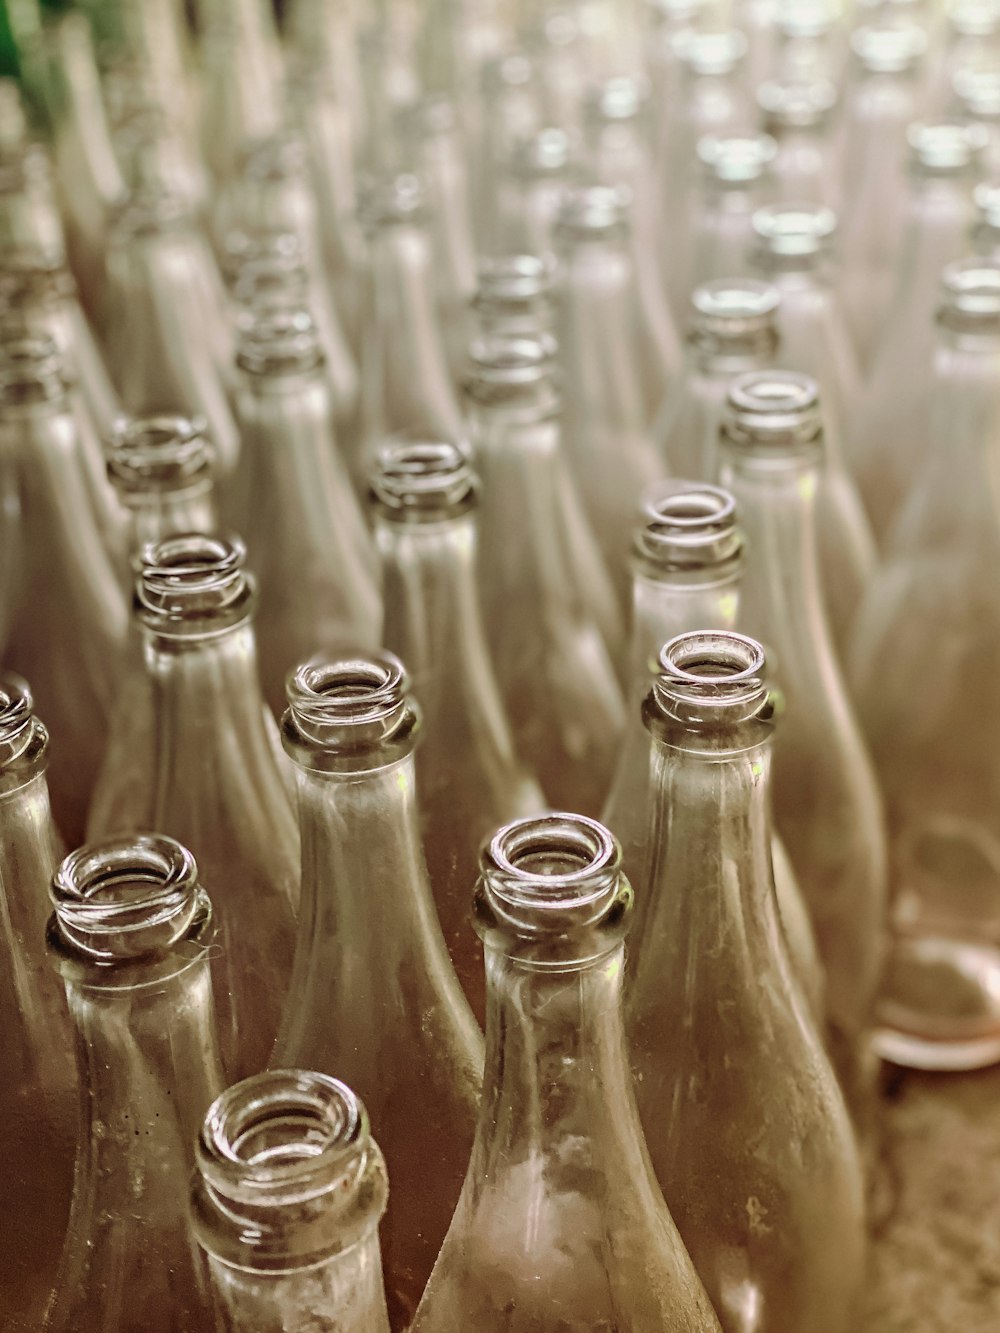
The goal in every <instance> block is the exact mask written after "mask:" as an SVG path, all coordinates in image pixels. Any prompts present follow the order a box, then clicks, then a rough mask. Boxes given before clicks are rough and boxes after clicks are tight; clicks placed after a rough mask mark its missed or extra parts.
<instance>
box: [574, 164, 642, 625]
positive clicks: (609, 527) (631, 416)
mask: <svg viewBox="0 0 1000 1333" xmlns="http://www.w3.org/2000/svg"><path fill="white" fill-rule="evenodd" d="M629 225H630V223H629V214H628V209H627V207H626V204H625V201H623V199H622V196H621V194H620V193H619V192H618V191H617V190H615V189H612V188H609V187H607V186H600V185H598V186H584V187H581V188H579V189H577V190H574V191H571V192H569V193H567V194H566V195H565V196H564V198H563V202H562V205H561V206H560V209H559V215H558V220H557V223H556V227H555V230H554V234H553V242H554V245H555V247H556V254H557V257H558V271H557V279H556V305H557V310H558V319H557V329H558V334H557V345H558V359H559V365H560V370H561V372H562V376H561V378H562V386H561V387H562V390H563V393H562V420H563V441H564V445H565V448H566V452H567V456H568V461H569V464H570V467H571V469H572V472H573V476H574V478H575V480H576V481H577V483H578V487H579V492H580V495H581V497H582V499H583V502H584V505H585V506H586V509H587V513H588V516H589V518H590V523H591V527H592V528H593V530H594V534H595V536H596V537H597V540H598V543H599V544H600V547H601V551H602V553H603V555H604V560H605V563H606V564H607V567H608V572H609V573H610V574H611V577H612V579H613V581H614V582H615V585H616V587H617V588H618V590H619V595H620V598H621V602H622V605H623V606H624V605H625V602H626V600H627V589H628V570H627V568H626V554H627V551H628V541H629V535H630V527H631V522H632V516H633V514H634V512H635V507H636V504H637V503H638V500H639V496H640V495H641V494H642V492H643V491H644V490H645V489H646V488H647V487H648V486H651V485H652V484H653V482H655V481H658V480H659V479H660V477H661V476H662V475H663V470H664V469H663V462H662V459H661V456H660V454H659V452H658V451H657V449H656V448H655V446H654V444H653V441H652V438H651V436H650V434H649V431H648V416H647V411H646V396H645V393H644V388H643V384H642V380H641V378H640V376H639V374H638V367H639V363H640V360H641V357H640V354H639V346H640V327H639V321H638V318H637V312H638V296H637V281H636V273H635V268H634V265H633V263H632V256H631V246H630V244H629V240H628V233H629ZM665 389H666V380H665V379H664V381H663V383H662V384H661V385H660V393H661V395H662V393H663V392H664V391H665Z"/></svg>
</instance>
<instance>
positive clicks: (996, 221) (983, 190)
mask: <svg viewBox="0 0 1000 1333" xmlns="http://www.w3.org/2000/svg"><path fill="white" fill-rule="evenodd" d="M972 202H973V205H974V207H975V210H976V217H975V223H974V225H975V227H976V228H977V229H978V228H989V229H991V230H1000V184H995V183H994V182H993V181H981V182H980V183H979V184H978V185H977V186H976V188H975V189H974V190H973V192H972Z"/></svg>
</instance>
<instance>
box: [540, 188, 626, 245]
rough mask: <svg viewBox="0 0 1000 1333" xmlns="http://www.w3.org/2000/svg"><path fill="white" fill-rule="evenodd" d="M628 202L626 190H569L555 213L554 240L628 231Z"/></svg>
mask: <svg viewBox="0 0 1000 1333" xmlns="http://www.w3.org/2000/svg"><path fill="white" fill-rule="evenodd" d="M631 202H632V199H631V193H630V191H628V190H627V188H615V187H612V186H608V185H586V186H580V187H579V188H577V189H573V190H570V191H568V192H567V193H566V195H565V196H564V198H563V202H562V205H561V207H560V209H559V216H558V219H557V221H556V236H557V238H558V237H560V236H561V237H562V238H563V239H564V240H570V239H571V238H572V237H574V236H575V237H578V238H580V239H585V238H587V237H609V236H615V235H621V234H623V233H624V232H625V231H626V229H627V227H628V222H629V209H630V206H631Z"/></svg>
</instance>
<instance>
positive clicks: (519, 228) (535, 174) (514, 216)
mask: <svg viewBox="0 0 1000 1333" xmlns="http://www.w3.org/2000/svg"><path fill="white" fill-rule="evenodd" d="M576 170H577V163H576V162H575V160H574V156H573V145H572V142H571V140H570V137H569V135H568V134H567V132H566V131H565V130H563V129H558V128H556V127H555V126H549V127H547V128H545V129H541V130H538V131H537V132H536V133H534V134H531V135H530V136H529V137H527V138H525V139H522V140H521V141H520V142H519V143H518V144H516V145H515V147H514V148H513V149H512V151H511V154H510V158H509V160H508V162H507V163H506V166H505V168H504V170H503V172H502V175H501V179H500V184H499V188H498V191H497V199H496V201H495V207H496V211H497V224H496V226H497V239H496V241H495V243H494V244H493V245H492V246H490V247H489V248H490V249H491V250H492V251H493V252H495V253H501V254H506V253H511V252H518V251H523V252H524V253H526V254H531V255H548V254H551V253H552V231H553V228H554V227H555V224H556V219H557V217H558V216H559V209H560V207H561V205H562V197H563V193H564V191H565V190H566V188H567V186H569V185H570V184H571V183H572V180H573V178H574V175H575V173H576Z"/></svg>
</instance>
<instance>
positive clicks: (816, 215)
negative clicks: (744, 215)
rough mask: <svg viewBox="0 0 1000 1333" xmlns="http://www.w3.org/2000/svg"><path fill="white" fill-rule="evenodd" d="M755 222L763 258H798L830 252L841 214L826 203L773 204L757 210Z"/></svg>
mask: <svg viewBox="0 0 1000 1333" xmlns="http://www.w3.org/2000/svg"><path fill="white" fill-rule="evenodd" d="M751 225H752V227H753V234H754V240H755V242H756V249H757V252H758V255H759V256H760V257H763V258H764V259H775V260H786V261H794V260H796V259H808V258H811V257H812V256H814V255H819V254H823V253H825V252H826V250H827V249H828V247H829V245H830V243H831V242H832V240H833V237H834V235H835V233H836V230H837V216H836V214H835V213H834V211H833V209H832V208H826V207H825V206H824V205H822V204H798V203H788V204H769V205H767V206H766V207H764V208H758V209H757V211H756V212H755V213H754V215H753V218H752V222H751Z"/></svg>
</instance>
